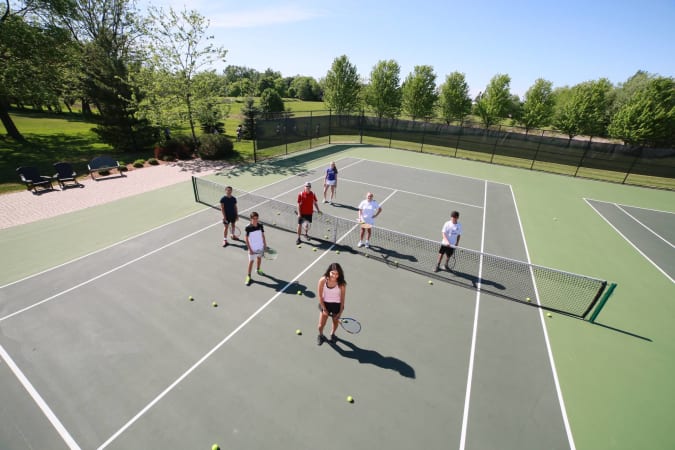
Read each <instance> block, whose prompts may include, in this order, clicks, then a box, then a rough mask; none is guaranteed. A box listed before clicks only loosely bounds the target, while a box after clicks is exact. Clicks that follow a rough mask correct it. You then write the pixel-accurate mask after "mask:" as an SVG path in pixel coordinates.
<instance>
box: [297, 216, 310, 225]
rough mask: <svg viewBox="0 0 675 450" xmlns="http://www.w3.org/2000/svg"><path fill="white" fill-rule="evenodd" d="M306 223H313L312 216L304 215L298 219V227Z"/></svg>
mask: <svg viewBox="0 0 675 450" xmlns="http://www.w3.org/2000/svg"><path fill="white" fill-rule="evenodd" d="M304 222H309V223H312V215H311V214H303V215H302V216H300V217H298V225H302V224H303V223H304Z"/></svg>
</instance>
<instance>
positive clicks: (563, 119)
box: [554, 78, 613, 140]
mask: <svg viewBox="0 0 675 450" xmlns="http://www.w3.org/2000/svg"><path fill="white" fill-rule="evenodd" d="M612 89H613V88H612V84H611V83H610V82H609V80H607V79H605V78H601V79H600V80H598V81H586V82H584V83H579V84H577V85H575V86H573V87H572V88H571V89H570V91H569V95H568V96H566V97H565V98H564V99H561V100H562V101H560V102H558V105H557V108H556V109H557V111H556V116H555V119H554V125H555V126H556V128H558V129H559V130H561V131H564V132H565V133H567V135H568V136H569V138H570V140H571V139H572V138H573V137H574V136H576V135H578V134H585V135H587V136H604V135H605V134H606V130H607V125H608V124H609V111H610V106H611V102H612V95H611V94H612Z"/></svg>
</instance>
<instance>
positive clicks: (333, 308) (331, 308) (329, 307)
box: [324, 302, 340, 316]
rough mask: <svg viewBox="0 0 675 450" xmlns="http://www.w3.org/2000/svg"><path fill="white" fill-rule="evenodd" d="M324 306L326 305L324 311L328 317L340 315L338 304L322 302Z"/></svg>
mask: <svg viewBox="0 0 675 450" xmlns="http://www.w3.org/2000/svg"><path fill="white" fill-rule="evenodd" d="M324 305H326V311H328V315H330V316H334V315H336V314H339V313H340V304H339V303H332V302H324Z"/></svg>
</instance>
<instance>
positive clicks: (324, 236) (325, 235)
mask: <svg viewBox="0 0 675 450" xmlns="http://www.w3.org/2000/svg"><path fill="white" fill-rule="evenodd" d="M329 231H330V230H329ZM323 238H324V239H328V235H327V234H324V235H323Z"/></svg>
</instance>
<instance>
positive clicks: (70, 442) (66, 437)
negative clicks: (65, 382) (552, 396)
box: [0, 345, 80, 450]
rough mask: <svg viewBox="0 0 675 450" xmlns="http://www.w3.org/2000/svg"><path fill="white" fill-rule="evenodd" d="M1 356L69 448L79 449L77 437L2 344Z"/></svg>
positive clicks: (72, 449) (0, 348)
mask: <svg viewBox="0 0 675 450" xmlns="http://www.w3.org/2000/svg"><path fill="white" fill-rule="evenodd" d="M0 356H1V357H2V359H3V361H5V364H7V366H9V368H10V370H11V371H12V372H13V373H14V376H15V377H16V378H17V379H18V380H19V382H20V383H21V385H22V386H23V387H24V389H26V391H28V394H29V395H30V396H31V397H32V398H33V401H34V402H35V403H36V404H37V405H38V407H39V408H40V410H41V411H42V413H43V414H44V415H45V416H46V417H47V420H49V422H50V423H51V424H52V426H53V427H54V429H55V430H56V432H57V433H59V436H61V439H63V441H64V442H65V443H66V445H67V446H68V448H70V449H71V450H79V449H80V446H79V445H77V442H75V439H73V437H72V436H71V435H70V433H69V432H68V430H66V427H64V426H63V424H62V423H61V421H60V420H59V418H58V417H56V414H54V412H53V411H52V410H51V408H50V407H49V405H48V404H47V402H45V401H44V399H43V398H42V396H41V395H40V394H39V393H38V391H37V390H36V389H35V388H34V387H33V385H32V384H31V382H30V381H28V378H27V377H26V376H25V375H24V373H23V372H22V371H21V369H19V366H17V365H16V363H15V362H14V360H13V359H12V357H11V356H9V353H7V352H6V351H5V348H4V347H3V346H2V345H0ZM7 406H9V405H7Z"/></svg>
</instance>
